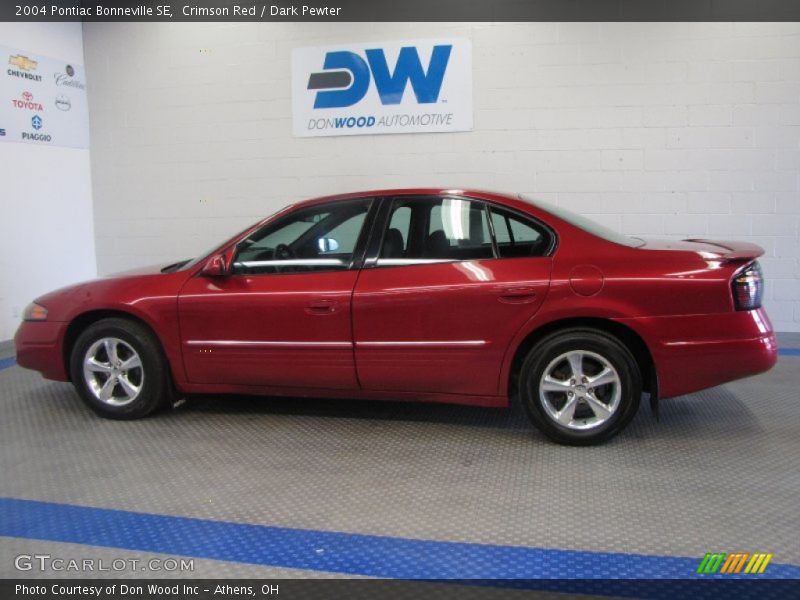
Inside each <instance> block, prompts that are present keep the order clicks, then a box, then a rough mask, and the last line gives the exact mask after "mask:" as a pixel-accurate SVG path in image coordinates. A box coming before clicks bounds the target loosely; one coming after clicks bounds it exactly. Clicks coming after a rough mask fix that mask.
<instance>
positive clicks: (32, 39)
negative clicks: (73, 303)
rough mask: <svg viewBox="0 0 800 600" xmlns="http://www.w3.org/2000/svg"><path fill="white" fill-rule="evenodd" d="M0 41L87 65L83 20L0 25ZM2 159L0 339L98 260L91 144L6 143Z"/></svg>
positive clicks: (87, 275)
mask: <svg viewBox="0 0 800 600" xmlns="http://www.w3.org/2000/svg"><path fill="white" fill-rule="evenodd" d="M0 40H2V44H3V46H7V47H9V48H12V49H14V50H16V51H18V52H20V53H24V52H28V53H30V54H38V55H42V56H46V57H49V58H54V59H58V60H63V61H64V62H69V63H73V64H79V65H82V64H83V63H84V60H83V34H82V30H81V24H80V23H0ZM4 70H5V65H4ZM90 85H91V84H90ZM2 101H3V102H11V99H10V98H3V99H2ZM46 110H47V107H45V113H44V114H45V118H47V116H46V115H47V113H46ZM0 126H2V124H0ZM0 164H2V165H3V167H2V169H3V173H4V174H5V175H4V177H3V183H4V190H3V193H2V194H0V212H2V214H3V218H2V219H0V341H3V340H8V339H10V338H11V337H12V336H13V335H14V332H15V330H16V328H17V326H18V325H19V322H20V318H21V314H22V311H23V310H24V308H25V306H26V305H27V304H28V303H29V302H30V301H31V300H33V299H34V298H35V297H36V296H39V295H41V294H43V293H45V292H48V291H50V290H53V289H55V288H58V287H61V286H64V285H68V284H70V283H74V282H77V281H81V280H85V279H91V278H93V277H95V276H96V275H97V259H96V256H95V242H94V223H93V216H92V186H91V173H90V160H89V149H88V148H67V147H63V146H54V145H44V144H33V143H30V144H28V143H11V142H3V143H0ZM12 175H13V176H12Z"/></svg>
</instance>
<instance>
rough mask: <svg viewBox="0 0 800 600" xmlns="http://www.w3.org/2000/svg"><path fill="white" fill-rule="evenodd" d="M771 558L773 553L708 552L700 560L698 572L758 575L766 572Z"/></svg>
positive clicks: (704, 573) (702, 573)
mask: <svg viewBox="0 0 800 600" xmlns="http://www.w3.org/2000/svg"><path fill="white" fill-rule="evenodd" d="M771 560H772V554H767V553H761V552H756V553H754V554H750V553H748V552H735V553H733V554H725V553H724V552H717V553H716V554H714V553H708V554H706V555H705V556H704V557H703V560H701V561H700V565H699V566H698V567H697V572H698V573H700V574H701V575H713V574H715V573H720V574H725V575H735V574H739V573H744V574H748V575H757V574H760V573H763V572H764V570H765V569H766V568H767V565H768V564H769V561H771ZM745 565H746V566H745ZM742 568H744V570H742Z"/></svg>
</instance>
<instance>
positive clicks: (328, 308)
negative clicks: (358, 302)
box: [306, 299, 339, 315]
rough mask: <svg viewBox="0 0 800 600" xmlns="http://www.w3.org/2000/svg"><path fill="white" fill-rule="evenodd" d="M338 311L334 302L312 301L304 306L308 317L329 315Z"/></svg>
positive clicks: (337, 304)
mask: <svg viewBox="0 0 800 600" xmlns="http://www.w3.org/2000/svg"><path fill="white" fill-rule="evenodd" d="M337 310H339V303H338V302H337V301H336V300H325V299H320V300H312V301H311V302H309V303H308V304H306V312H307V313H308V314H310V315H331V314H333V313H335V312H336V311H337Z"/></svg>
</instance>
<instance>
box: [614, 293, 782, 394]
mask: <svg viewBox="0 0 800 600" xmlns="http://www.w3.org/2000/svg"><path fill="white" fill-rule="evenodd" d="M622 322H625V323H627V324H629V325H630V326H631V327H632V328H633V329H635V330H636V331H638V332H639V333H640V334H641V335H642V337H643V338H644V340H645V342H646V343H647V345H648V347H649V348H650V352H651V353H652V355H653V361H654V363H655V366H656V372H657V373H658V388H659V397H661V398H670V397H672V396H680V395H682V394H689V393H691V392H696V391H699V390H702V389H706V388H709V387H713V386H715V385H720V384H722V383H725V382H727V381H733V380H735V379H741V378H742V377H748V376H750V375H756V374H757V373H763V372H764V371H768V370H769V369H771V368H772V367H773V366H774V365H775V363H776V361H777V360H778V345H777V343H776V342H775V335H774V334H773V332H772V323H770V321H769V317H768V316H767V314H766V312H764V310H763V309H758V310H752V311H740V312H730V313H720V314H709V315H688V316H678V317H652V318H641V319H626V320H623V321H622Z"/></svg>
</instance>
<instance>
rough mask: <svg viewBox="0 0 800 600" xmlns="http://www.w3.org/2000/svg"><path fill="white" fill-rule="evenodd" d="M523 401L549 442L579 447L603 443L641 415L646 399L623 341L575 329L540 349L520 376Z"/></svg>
mask: <svg viewBox="0 0 800 600" xmlns="http://www.w3.org/2000/svg"><path fill="white" fill-rule="evenodd" d="M519 387H520V397H521V399H522V401H523V403H524V404H525V408H526V410H527V412H528V415H529V416H530V418H531V420H532V421H533V423H534V425H536V427H537V428H538V429H539V430H540V431H541V432H542V433H544V434H545V435H546V436H547V437H549V438H551V439H553V440H555V441H557V442H560V443H563V444H570V445H576V446H586V445H591V444H597V443H600V442H603V441H605V440H607V439H609V438H611V437H613V436H614V435H616V434H617V433H619V432H620V431H621V430H622V429H623V428H624V427H625V426H626V425H627V424H628V423H629V422H630V420H631V419H632V418H633V416H634V415H635V414H636V410H637V409H638V407H639V399H640V397H641V394H642V383H641V374H640V373H639V367H638V365H637V364H636V360H635V359H634V357H633V356H632V355H631V353H630V351H629V350H628V348H626V347H625V345H623V344H622V343H621V342H620V341H619V340H618V339H617V338H615V337H613V336H611V335H608V334H606V333H604V332H601V331H597V330H592V329H570V330H566V331H562V332H559V333H555V334H552V335H549V336H547V337H546V338H544V339H543V340H541V341H540V342H539V343H538V344H536V345H535V346H534V347H533V348H532V349H531V351H530V353H529V354H528V356H527V358H526V359H525V361H524V363H523V365H522V369H521V371H520V381H519Z"/></svg>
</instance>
